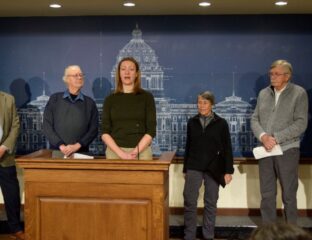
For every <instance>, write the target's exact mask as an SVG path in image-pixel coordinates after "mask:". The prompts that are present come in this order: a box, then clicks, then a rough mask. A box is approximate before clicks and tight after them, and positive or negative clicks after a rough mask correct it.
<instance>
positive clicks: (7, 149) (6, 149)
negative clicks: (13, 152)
mask: <svg viewBox="0 0 312 240" xmlns="http://www.w3.org/2000/svg"><path fill="white" fill-rule="evenodd" d="M0 147H2V148H4V149H5V151H7V152H9V150H10V149H9V148H8V147H7V146H4V145H1V146H0Z"/></svg>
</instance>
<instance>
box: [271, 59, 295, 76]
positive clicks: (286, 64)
mask: <svg viewBox="0 0 312 240" xmlns="http://www.w3.org/2000/svg"><path fill="white" fill-rule="evenodd" d="M277 66H282V67H283V68H284V69H286V71H287V72H286V73H287V74H289V75H290V76H291V75H292V72H293V68H292V66H291V64H290V63H289V62H287V61H286V60H282V59H279V60H276V61H274V62H273V63H272V64H271V67H270V69H272V68H275V67H277Z"/></svg>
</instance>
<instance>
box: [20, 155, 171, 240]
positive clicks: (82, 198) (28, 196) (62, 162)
mask: <svg viewBox="0 0 312 240" xmlns="http://www.w3.org/2000/svg"><path fill="white" fill-rule="evenodd" d="M173 157H174V152H166V153H164V154H162V155H161V157H160V158H159V159H156V160H151V161H145V160H106V159H92V160H86V159H84V160H82V159H60V158H58V159H54V158H52V151H50V150H40V151H37V152H34V153H32V154H29V155H26V156H22V157H20V158H18V159H17V165H18V166H19V167H21V168H23V169H24V181H25V210H24V214H25V235H26V240H126V239H127V240H145V239H146V240H167V239H169V226H168V225H169V224H168V221H169V211H168V210H169V196H168V188H169V174H168V170H169V165H170V162H171V160H172V159H173Z"/></svg>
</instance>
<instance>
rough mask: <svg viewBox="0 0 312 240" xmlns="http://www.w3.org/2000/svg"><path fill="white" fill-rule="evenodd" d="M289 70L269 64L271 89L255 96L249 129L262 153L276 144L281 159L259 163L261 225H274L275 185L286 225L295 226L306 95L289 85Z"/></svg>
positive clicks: (285, 65)
mask: <svg viewBox="0 0 312 240" xmlns="http://www.w3.org/2000/svg"><path fill="white" fill-rule="evenodd" d="M291 75H292V66H291V64H290V63H289V62H287V61H285V60H277V61H275V62H273V63H272V65H271V68H270V71H269V76H270V80H271V85H270V86H268V87H266V88H264V89H262V90H261V92H260V93H259V96H258V100H257V106H256V109H255V111H254V113H253V115H252V118H251V128H252V131H253V133H254V134H255V136H256V137H257V138H258V139H259V141H260V142H261V143H262V145H263V146H264V147H265V149H266V151H271V150H272V149H273V147H274V146H275V145H277V144H279V145H280V146H281V148H282V151H283V155H279V156H273V157H266V158H263V159H260V160H259V176H260V191H261V198H262V199H261V206H260V208H261V215H262V220H263V222H264V223H269V222H275V221H276V193H277V184H276V181H277V179H279V182H280V184H281V187H282V200H283V204H284V211H285V217H286V221H287V222H289V223H293V224H296V222H297V196H296V195H297V189H298V166H299V159H300V150H299V147H300V136H301V134H303V132H304V131H305V129H306V128H307V123H308V96H307V93H306V91H305V90H304V89H303V88H302V87H300V86H298V85H295V84H293V83H291V82H290V79H291Z"/></svg>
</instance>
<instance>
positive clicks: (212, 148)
mask: <svg viewBox="0 0 312 240" xmlns="http://www.w3.org/2000/svg"><path fill="white" fill-rule="evenodd" d="M188 169H190V170H197V171H208V172H210V174H211V175H212V176H213V177H214V178H215V179H216V180H217V182H219V183H220V184H221V185H222V186H223V187H224V186H225V181H224V174H232V173H233V172H234V168H233V154H232V144H231V136H230V132H229V127H228V124H227V122H226V120H225V119H223V118H221V117H220V116H218V115H217V114H215V113H214V117H213V119H212V120H211V122H210V123H209V124H208V126H207V127H206V128H205V129H203V127H202V125H201V123H200V120H199V115H196V116H194V117H192V118H191V119H189V121H188V123H187V139H186V146H185V155H184V167H183V172H186V171H187V170H188Z"/></svg>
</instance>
